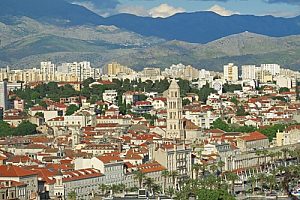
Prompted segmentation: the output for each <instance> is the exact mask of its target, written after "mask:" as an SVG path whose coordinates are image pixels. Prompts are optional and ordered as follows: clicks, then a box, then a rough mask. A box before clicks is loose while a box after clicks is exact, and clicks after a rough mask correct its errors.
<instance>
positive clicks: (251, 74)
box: [242, 65, 257, 80]
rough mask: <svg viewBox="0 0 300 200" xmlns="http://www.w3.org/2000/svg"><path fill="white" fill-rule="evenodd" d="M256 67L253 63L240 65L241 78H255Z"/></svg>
mask: <svg viewBox="0 0 300 200" xmlns="http://www.w3.org/2000/svg"><path fill="white" fill-rule="evenodd" d="M256 71H257V67H256V66H255V65H243V66H242V79H243V80H255V79H256Z"/></svg>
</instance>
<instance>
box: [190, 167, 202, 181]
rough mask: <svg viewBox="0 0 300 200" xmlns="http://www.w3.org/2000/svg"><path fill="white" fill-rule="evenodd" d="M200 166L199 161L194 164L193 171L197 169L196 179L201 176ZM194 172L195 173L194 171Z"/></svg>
mask: <svg viewBox="0 0 300 200" xmlns="http://www.w3.org/2000/svg"><path fill="white" fill-rule="evenodd" d="M200 168H201V166H200V164H199V163H196V164H193V166H192V169H193V172H194V171H195V177H194V179H196V180H197V179H198V178H199V171H200ZM192 174H194V173H192Z"/></svg>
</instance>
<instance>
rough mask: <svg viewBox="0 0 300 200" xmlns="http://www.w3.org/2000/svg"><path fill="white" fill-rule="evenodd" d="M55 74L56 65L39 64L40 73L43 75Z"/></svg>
mask: <svg viewBox="0 0 300 200" xmlns="http://www.w3.org/2000/svg"><path fill="white" fill-rule="evenodd" d="M55 72H56V65H55V64H53V63H51V61H48V62H41V73H43V74H55Z"/></svg>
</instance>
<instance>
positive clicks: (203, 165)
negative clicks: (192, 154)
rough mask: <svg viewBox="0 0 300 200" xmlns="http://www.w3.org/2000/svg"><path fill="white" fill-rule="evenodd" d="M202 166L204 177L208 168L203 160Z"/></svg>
mask: <svg viewBox="0 0 300 200" xmlns="http://www.w3.org/2000/svg"><path fill="white" fill-rule="evenodd" d="M200 166H201V172H202V177H204V176H205V171H206V168H207V164H206V163H205V162H202V163H201V164H200Z"/></svg>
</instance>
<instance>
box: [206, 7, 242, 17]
mask: <svg viewBox="0 0 300 200" xmlns="http://www.w3.org/2000/svg"><path fill="white" fill-rule="evenodd" d="M207 11H212V12H215V13H217V14H219V15H222V16H230V15H234V14H240V13H238V12H234V11H231V10H227V9H226V8H224V7H222V6H219V5H213V6H212V7H211V8H210V9H208V10H207Z"/></svg>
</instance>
